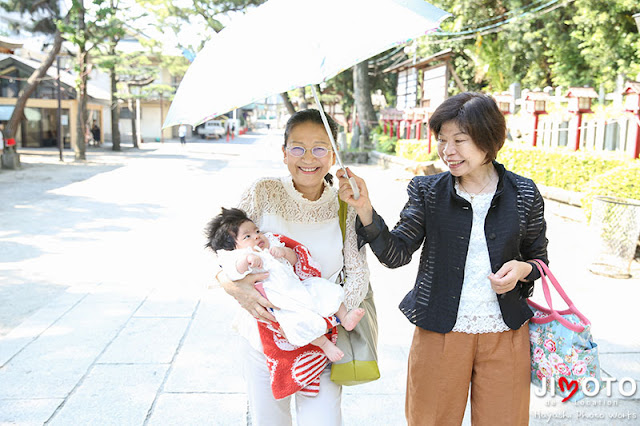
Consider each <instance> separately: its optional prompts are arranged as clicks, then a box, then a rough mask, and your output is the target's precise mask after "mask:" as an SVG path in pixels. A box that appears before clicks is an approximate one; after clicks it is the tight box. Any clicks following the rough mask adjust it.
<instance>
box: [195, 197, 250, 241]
mask: <svg viewBox="0 0 640 426" xmlns="http://www.w3.org/2000/svg"><path fill="white" fill-rule="evenodd" d="M245 222H252V220H251V219H249V217H248V216H247V214H246V213H245V212H243V211H242V210H240V209H225V208H224V207H223V208H222V213H220V214H219V215H218V216H216V217H214V218H213V219H211V221H210V222H209V223H208V224H207V227H206V228H205V230H204V232H205V234H206V236H207V244H205V247H207V248H210V249H211V250H213V251H214V252H217V251H218V250H234V249H235V248H236V238H237V237H238V229H239V228H240V225H242V224H243V223H245Z"/></svg>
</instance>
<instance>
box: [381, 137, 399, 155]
mask: <svg viewBox="0 0 640 426" xmlns="http://www.w3.org/2000/svg"><path fill="white" fill-rule="evenodd" d="M397 141H398V139H397V138H395V137H393V138H391V137H389V135H384V134H383V135H380V136H379V137H378V151H380V152H382V153H384V154H395V153H396V142H397Z"/></svg>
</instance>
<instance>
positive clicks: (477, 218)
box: [452, 182, 509, 334]
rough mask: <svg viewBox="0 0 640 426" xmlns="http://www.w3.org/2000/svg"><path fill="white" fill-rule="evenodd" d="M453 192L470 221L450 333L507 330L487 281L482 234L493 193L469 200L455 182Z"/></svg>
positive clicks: (488, 271) (486, 251)
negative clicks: (467, 208)
mask: <svg viewBox="0 0 640 426" xmlns="http://www.w3.org/2000/svg"><path fill="white" fill-rule="evenodd" d="M456 192H457V193H458V195H459V196H461V197H462V198H464V199H465V200H467V201H469V202H470V203H471V209H472V210H473V222H472V225H471V236H470V238H469V251H468V252H467V261H466V263H465V266H464V281H463V282H462V293H461V294H460V306H459V307H458V318H457V319H456V323H455V325H454V326H453V330H452V331H459V332H462V333H470V334H480V333H500V332H503V331H508V330H509V327H508V326H507V325H506V324H505V323H504V321H503V319H502V313H501V312H500V305H499V304H498V299H497V297H496V293H495V292H494V291H493V289H492V288H491V282H490V281H489V278H487V277H488V275H489V274H491V261H490V259H489V249H488V247H487V240H486V238H485V235H484V220H485V218H486V217H487V212H488V211H489V207H490V206H491V200H492V199H493V195H494V192H491V193H487V194H478V195H474V197H473V200H471V197H470V196H469V194H467V193H466V192H465V191H463V190H461V188H460V187H459V184H458V182H456Z"/></svg>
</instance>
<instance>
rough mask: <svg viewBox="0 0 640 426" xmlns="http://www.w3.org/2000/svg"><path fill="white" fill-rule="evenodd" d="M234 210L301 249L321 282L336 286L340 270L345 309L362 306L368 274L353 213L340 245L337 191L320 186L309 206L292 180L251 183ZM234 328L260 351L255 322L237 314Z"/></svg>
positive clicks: (246, 313) (367, 286)
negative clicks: (314, 265)
mask: <svg viewBox="0 0 640 426" xmlns="http://www.w3.org/2000/svg"><path fill="white" fill-rule="evenodd" d="M238 208H240V209H242V210H244V211H245V212H246V213H247V215H248V216H249V217H250V218H251V220H253V221H254V222H255V223H256V225H257V226H258V228H260V230H261V231H263V232H273V233H275V234H281V235H284V236H286V237H289V238H292V239H294V240H296V241H298V242H299V243H301V244H303V245H305V246H306V247H307V248H308V249H309V251H310V253H311V256H313V258H314V259H315V260H316V261H317V262H318V263H319V264H320V271H321V273H322V277H323V278H327V279H329V280H331V281H336V280H337V279H338V275H339V274H340V271H341V270H342V267H343V264H344V269H345V275H346V276H345V283H344V293H345V302H344V303H345V305H346V307H347V309H353V308H355V307H357V306H358V305H360V303H361V302H362V301H363V300H364V297H365V296H366V294H367V290H368V288H369V268H368V266H367V260H366V256H365V253H366V251H365V248H364V247H363V248H362V249H360V250H358V240H357V235H356V232H355V222H356V220H355V219H356V212H355V209H353V208H351V207H349V209H348V211H347V223H346V225H347V226H346V235H345V241H344V258H343V250H342V248H343V241H342V232H341V230H340V224H339V222H338V209H339V204H338V191H337V190H336V189H335V188H334V187H332V186H329V185H328V184H327V183H326V182H325V188H324V192H323V193H322V196H321V197H320V198H319V199H318V200H316V201H309V200H307V199H306V198H304V197H303V196H302V194H301V193H300V192H298V191H297V190H296V189H295V188H294V186H293V181H292V179H291V176H289V175H287V176H284V177H281V178H262V179H259V180H257V181H256V182H254V183H253V184H252V185H251V186H250V187H249V189H247V190H246V191H245V193H244V194H243V195H242V197H241V198H240V203H239V204H238ZM242 311H243V312H242V313H241V315H240V317H239V318H236V321H235V322H234V328H235V329H236V330H237V331H238V332H239V333H240V334H241V335H242V336H244V337H245V338H247V340H249V343H251V344H252V346H254V347H255V348H256V349H260V347H261V345H260V339H259V336H258V329H257V326H256V325H255V319H253V317H251V316H250V315H249V313H248V312H246V311H244V309H242Z"/></svg>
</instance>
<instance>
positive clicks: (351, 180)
mask: <svg viewBox="0 0 640 426" xmlns="http://www.w3.org/2000/svg"><path fill="white" fill-rule="evenodd" d="M311 92H312V93H313V98H314V99H315V101H316V105H317V106H318V110H319V111H320V116H321V117H322V122H323V123H324V129H325V130H326V131H327V134H328V135H329V140H330V141H331V146H332V147H333V152H334V153H335V154H336V160H338V166H340V168H341V169H342V170H343V171H344V175H345V176H349V174H348V173H347V169H345V167H344V165H343V164H342V158H340V153H339V152H338V146H337V145H336V141H335V140H334V139H333V132H331V127H329V122H328V121H327V116H326V115H324V109H323V108H322V104H321V103H320V99H319V98H318V93H317V92H316V86H314V85H313V84H312V85H311ZM349 184H350V185H351V189H352V190H353V199H354V200H357V199H358V198H360V189H359V188H358V184H357V183H356V179H355V178H354V177H350V178H349Z"/></svg>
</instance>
